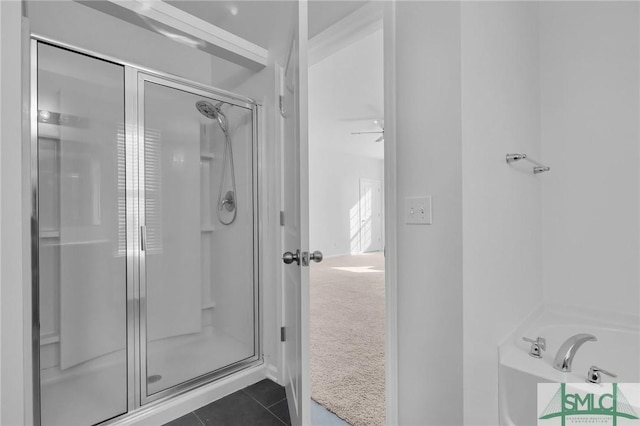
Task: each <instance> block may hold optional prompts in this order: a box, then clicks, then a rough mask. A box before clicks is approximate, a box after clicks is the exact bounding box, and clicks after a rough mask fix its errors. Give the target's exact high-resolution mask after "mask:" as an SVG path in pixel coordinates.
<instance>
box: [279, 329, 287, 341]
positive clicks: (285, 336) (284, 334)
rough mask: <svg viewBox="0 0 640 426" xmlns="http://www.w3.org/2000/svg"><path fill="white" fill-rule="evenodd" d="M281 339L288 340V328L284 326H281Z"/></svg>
mask: <svg viewBox="0 0 640 426" xmlns="http://www.w3.org/2000/svg"><path fill="white" fill-rule="evenodd" d="M280 341H281V342H286V341H287V331H286V328H284V327H280Z"/></svg>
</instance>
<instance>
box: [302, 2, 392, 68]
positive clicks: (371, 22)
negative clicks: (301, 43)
mask: <svg viewBox="0 0 640 426" xmlns="http://www.w3.org/2000/svg"><path fill="white" fill-rule="evenodd" d="M380 29H382V2H381V1H368V2H366V3H365V4H364V5H363V6H362V7H360V8H359V9H357V10H355V11H354V12H352V13H350V14H349V15H347V16H345V17H344V18H342V19H341V20H339V21H337V22H335V23H334V24H333V25H331V26H329V27H328V28H326V29H325V30H324V31H322V32H320V33H319V34H317V35H316V36H315V37H313V38H312V39H310V40H309V66H311V65H314V64H316V63H318V62H320V61H321V60H323V59H325V58H327V57H329V56H331V55H333V54H334V53H336V52H338V51H340V50H342V49H344V48H345V47H347V46H349V45H350V44H352V43H354V42H356V41H358V40H360V39H362V38H364V37H366V36H368V35H370V34H373V33H374V32H376V31H378V30H380Z"/></svg>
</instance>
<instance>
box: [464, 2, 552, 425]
mask: <svg viewBox="0 0 640 426" xmlns="http://www.w3.org/2000/svg"><path fill="white" fill-rule="evenodd" d="M461 28H462V99H463V101H462V178H463V184H462V190H463V199H464V202H463V232H464V236H463V241H464V261H463V268H464V304H463V307H464V368H463V371H464V423H465V424H468V425H496V424H498V352H497V346H498V342H499V341H500V339H502V338H503V337H504V336H505V335H506V334H507V333H508V332H510V331H512V329H513V328H515V327H516V325H517V324H519V322H520V321H522V319H523V318H524V316H525V315H526V314H527V313H529V312H531V311H532V310H533V309H534V308H536V307H538V306H539V305H540V303H541V302H542V251H541V233H542V225H541V215H540V211H541V193H540V189H541V184H542V182H543V181H544V179H546V178H547V177H548V176H547V174H544V175H533V174H532V173H531V166H530V164H529V163H525V164H516V165H514V166H508V165H507V164H506V163H505V154H507V153H511V152H517V153H519V152H523V153H526V154H528V155H530V156H531V157H532V158H537V159H540V158H541V149H540V97H539V91H540V84H539V78H538V62H539V61H538V6H537V3H536V2H465V3H463V4H462V25H461ZM552 173H553V172H552ZM534 337H535V336H534Z"/></svg>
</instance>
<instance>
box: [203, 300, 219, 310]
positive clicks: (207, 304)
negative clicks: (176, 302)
mask: <svg viewBox="0 0 640 426" xmlns="http://www.w3.org/2000/svg"><path fill="white" fill-rule="evenodd" d="M215 307H216V302H214V301H212V300H210V301H206V302H204V303H203V304H202V309H213V308H215Z"/></svg>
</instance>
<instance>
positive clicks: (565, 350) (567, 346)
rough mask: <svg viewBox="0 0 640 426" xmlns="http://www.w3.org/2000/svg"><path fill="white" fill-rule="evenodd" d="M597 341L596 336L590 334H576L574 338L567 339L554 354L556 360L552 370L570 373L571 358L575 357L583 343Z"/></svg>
mask: <svg viewBox="0 0 640 426" xmlns="http://www.w3.org/2000/svg"><path fill="white" fill-rule="evenodd" d="M596 341H598V339H597V338H596V336H594V335H592V334H586V333H581V334H576V335H575V336H571V337H569V338H568V339H567V340H566V342H564V343H563V344H562V346H560V349H558V353H557V354H556V359H555V361H553V368H555V369H556V370H560V371H562V372H569V371H571V363H572V362H573V357H574V356H575V355H576V352H577V351H578V349H579V348H580V346H582V345H583V344H584V343H585V342H596Z"/></svg>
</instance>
